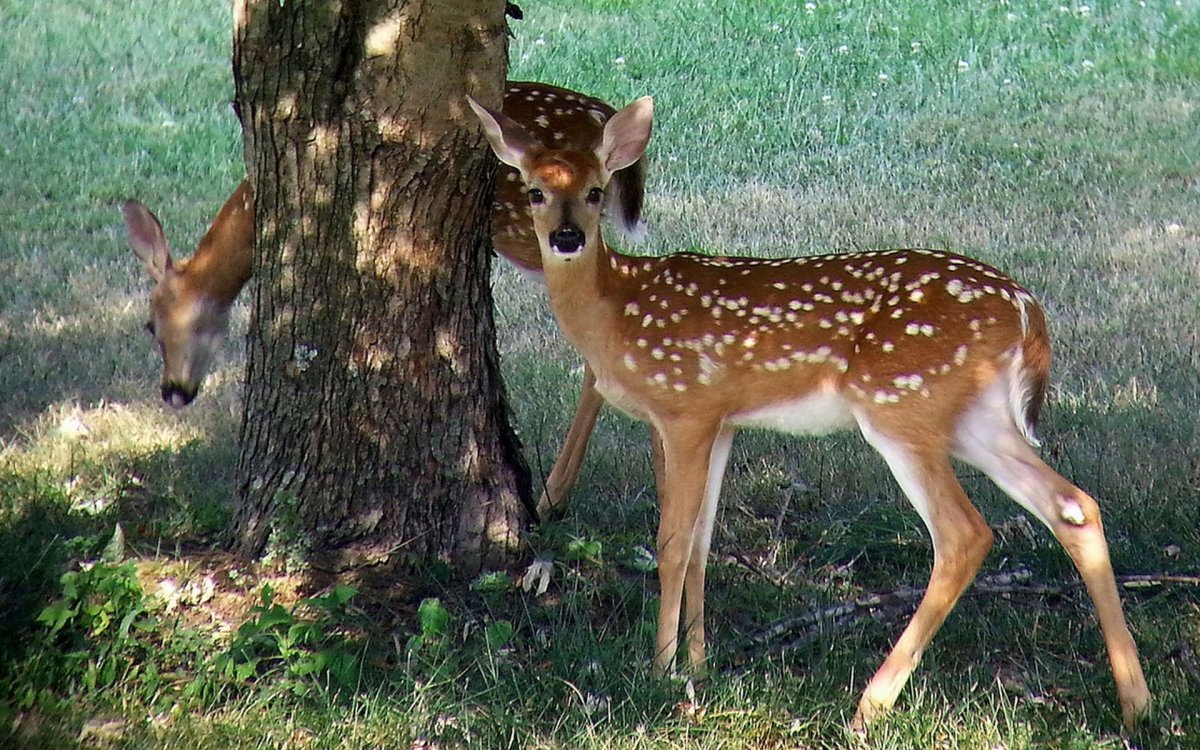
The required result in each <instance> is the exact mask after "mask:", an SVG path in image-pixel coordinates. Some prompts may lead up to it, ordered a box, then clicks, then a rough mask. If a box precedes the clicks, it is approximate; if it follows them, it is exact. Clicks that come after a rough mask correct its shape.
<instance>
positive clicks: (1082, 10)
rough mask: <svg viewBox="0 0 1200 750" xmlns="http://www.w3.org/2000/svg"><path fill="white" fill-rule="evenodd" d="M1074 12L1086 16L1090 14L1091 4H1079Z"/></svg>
mask: <svg viewBox="0 0 1200 750" xmlns="http://www.w3.org/2000/svg"><path fill="white" fill-rule="evenodd" d="M1075 12H1076V13H1078V14H1079V15H1080V16H1082V17H1084V18H1086V17H1088V16H1090V15H1091V14H1092V6H1090V5H1080V6H1079V7H1078V8H1076V9H1075Z"/></svg>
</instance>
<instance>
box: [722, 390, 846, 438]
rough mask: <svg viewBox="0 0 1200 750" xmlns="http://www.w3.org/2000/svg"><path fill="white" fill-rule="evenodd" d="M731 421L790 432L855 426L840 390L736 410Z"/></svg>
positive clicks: (809, 432)
mask: <svg viewBox="0 0 1200 750" xmlns="http://www.w3.org/2000/svg"><path fill="white" fill-rule="evenodd" d="M729 424H731V425H733V426H735V427H757V428H762V429H766V430H775V431H776V432H786V433H788V434H791V435H825V434H828V433H830V432H838V431H841V430H846V429H850V428H852V427H854V426H855V424H856V422H855V420H854V414H853V413H852V412H851V411H850V404H849V403H847V402H846V399H844V398H842V397H841V396H840V395H839V394H837V393H832V392H829V393H824V392H821V393H813V394H810V395H808V396H804V397H803V398H797V399H792V400H789V401H779V402H777V403H774V404H770V405H768V406H761V407H759V408H757V409H752V410H750V411H744V412H741V413H739V414H734V415H732V416H731V417H730V418H729Z"/></svg>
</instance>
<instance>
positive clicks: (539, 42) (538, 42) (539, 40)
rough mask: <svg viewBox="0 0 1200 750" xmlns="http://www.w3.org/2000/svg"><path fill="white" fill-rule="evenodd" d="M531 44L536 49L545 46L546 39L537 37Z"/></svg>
mask: <svg viewBox="0 0 1200 750" xmlns="http://www.w3.org/2000/svg"><path fill="white" fill-rule="evenodd" d="M533 43H534V45H536V46H538V47H544V46H545V45H546V38H545V37H540V36H539V37H538V38H537V39H534V40H533Z"/></svg>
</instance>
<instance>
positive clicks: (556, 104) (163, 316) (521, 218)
mask: <svg viewBox="0 0 1200 750" xmlns="http://www.w3.org/2000/svg"><path fill="white" fill-rule="evenodd" d="M504 111H505V112H506V113H508V115H509V116H510V117H512V118H513V119H514V120H515V121H517V122H520V123H522V124H523V125H524V126H525V127H527V128H529V130H530V132H532V133H534V134H535V135H536V136H537V137H539V138H541V139H542V140H543V141H545V142H546V143H547V144H552V145H554V146H558V147H563V148H573V149H580V150H585V151H589V150H591V149H593V148H595V147H596V146H598V145H599V143H600V137H601V134H602V133H603V126H604V123H605V122H606V121H607V120H608V118H609V117H611V116H612V115H613V113H614V112H615V111H616V110H615V109H613V108H612V107H611V106H609V105H608V104H606V103H605V102H603V101H601V100H599V99H596V98H593V97H590V96H585V95H584V94H580V93H578V92H575V91H571V90H569V89H563V88H559V87H557V86H550V85H547V84H544V83H528V82H518V81H513V82H509V84H508V85H507V86H506V88H505V92H504ZM644 170H645V167H644V163H643V162H642V161H640V160H639V161H635V162H633V163H631V164H629V165H628V166H627V167H626V168H624V169H622V170H619V171H618V172H617V173H616V174H615V175H614V177H613V185H614V186H615V190H613V191H612V192H611V195H610V196H609V198H608V200H606V201H605V207H606V209H607V210H609V211H610V212H611V213H612V214H614V219H615V223H616V224H617V226H618V227H619V228H620V229H621V230H622V231H623V232H624V233H626V234H628V235H630V236H636V235H638V234H640V232H641V228H642V227H641V222H640V217H641V211H642V199H643V186H644V179H645V171H644ZM121 211H122V213H123V214H124V216H125V226H126V229H127V231H128V234H129V242H130V244H131V245H132V246H133V251H134V253H135V254H136V255H137V257H138V258H140V259H141V261H142V263H143V264H144V265H145V267H146V271H147V272H148V273H149V274H150V277H151V278H152V279H153V280H154V282H155V284H154V289H153V291H151V293H150V321H149V322H148V323H147V324H146V329H147V330H148V331H149V332H150V333H151V334H152V335H153V336H154V338H155V340H156V341H157V342H158V346H159V349H160V351H161V353H162V358H163V371H162V380H161V389H162V398H163V400H164V401H165V402H167V403H168V404H170V405H171V406H172V407H174V408H177V409H179V408H183V407H185V406H187V405H188V404H190V403H191V402H192V400H193V399H195V398H196V395H197V393H198V392H199V390H200V385H201V383H202V382H203V381H204V378H205V376H206V374H207V373H208V370H209V367H210V366H211V362H212V360H213V356H214V355H215V354H216V352H217V350H218V349H219V348H220V346H221V343H222V342H223V340H224V338H225V334H226V333H227V331H228V330H229V311H230V307H231V306H232V305H233V301H234V300H235V299H236V298H237V295H238V293H239V292H240V291H241V289H242V287H243V286H244V285H245V283H246V281H247V280H249V278H250V269H251V258H252V255H253V243H254V196H253V193H252V191H251V187H250V183H249V181H244V182H242V184H241V185H239V186H238V187H237V189H236V190H235V191H234V192H233V194H232V195H231V196H230V197H229V199H228V200H227V201H226V202H225V205H224V206H223V207H222V208H221V210H220V212H219V213H218V214H217V216H216V219H215V220H214V221H213V223H212V226H211V227H210V228H209V230H208V232H207V234H205V235H204V238H203V239H201V240H200V244H199V246H198V247H197V248H196V251H195V253H193V255H192V257H191V258H190V259H189V260H186V261H175V260H173V259H172V257H171V252H170V250H169V248H168V245H167V238H166V235H165V233H164V232H163V229H162V225H161V224H160V223H159V221H158V219H157V218H156V217H155V216H154V214H153V213H152V212H151V211H150V209H148V208H146V207H145V206H144V205H142V204H141V203H139V202H137V201H132V200H131V201H127V202H125V203H124V204H123V205H122V206H121ZM492 229H493V235H492V244H493V246H494V247H495V249H496V251H497V252H498V253H499V254H500V255H501V257H503V258H506V259H507V260H509V261H511V262H512V263H513V264H514V265H515V266H516V267H517V268H519V269H520V270H521V271H523V272H525V274H526V275H529V276H532V277H533V278H535V279H537V280H538V281H539V282H540V281H542V273H541V267H542V260H541V253H540V251H539V250H538V244H537V237H536V235H535V234H534V233H533V222H532V220H531V219H530V218H529V205H528V201H527V200H526V199H525V195H524V189H523V187H522V186H521V181H520V176H519V175H518V174H517V172H516V171H515V170H513V169H510V168H508V167H502V168H501V169H500V170H499V172H498V173H497V175H496V197H495V202H494V203H493V205H492ZM594 382H595V381H594V378H593V376H592V373H591V370H590V369H587V368H585V369H584V380H583V385H582V388H581V390H580V397H579V406H578V407H577V409H576V413H575V416H574V419H573V420H572V422H571V427H570V429H569V430H568V433H567V438H566V440H565V441H564V444H563V448H562V450H561V451H560V453H559V456H558V459H557V460H556V461H555V464H554V467H553V468H552V469H551V471H550V474H549V476H548V477H547V479H546V486H545V491H544V492H543V495H542V497H541V499H540V500H539V502H538V511H539V513H541V514H545V513H546V512H547V511H549V510H551V509H552V508H553V507H555V506H558V505H561V504H562V503H563V502H564V501H565V500H566V496H567V493H568V492H569V491H570V489H571V487H572V485H573V484H574V483H575V479H576V477H577V476H578V474H579V468H580V464H581V462H582V460H583V454H584V452H585V450H586V449H587V443H588V439H589V438H590V437H591V433H592V428H593V427H594V425H595V422H596V415H597V414H598V413H599V410H600V405H601V404H602V403H603V401H602V399H601V398H600V396H599V395H598V394H597V393H596V392H595V389H594V388H593V387H592V386H593V383H594Z"/></svg>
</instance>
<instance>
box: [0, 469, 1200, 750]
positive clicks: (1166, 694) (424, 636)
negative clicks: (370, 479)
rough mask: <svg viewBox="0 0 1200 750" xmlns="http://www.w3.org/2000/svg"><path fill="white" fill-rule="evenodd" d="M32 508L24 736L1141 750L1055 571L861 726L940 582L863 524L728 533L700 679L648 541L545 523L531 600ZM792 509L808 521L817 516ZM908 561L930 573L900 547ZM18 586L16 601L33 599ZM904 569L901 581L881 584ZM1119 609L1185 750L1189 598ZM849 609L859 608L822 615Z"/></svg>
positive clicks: (439, 578)
mask: <svg viewBox="0 0 1200 750" xmlns="http://www.w3.org/2000/svg"><path fill="white" fill-rule="evenodd" d="M25 489H26V490H30V489H34V490H36V489H37V488H29V487H25ZM41 489H42V490H46V489H48V488H47V487H42V488H41ZM795 505H796V503H787V504H784V505H783V506H782V507H780V508H778V509H777V510H776V513H778V514H780V515H777V516H776V517H775V518H771V519H768V520H769V523H768V526H771V527H774V528H779V527H786V526H788V525H790V524H793V523H797V522H798V519H797V518H795V517H794V516H793V515H792V514H793V513H795V511H796V507H795ZM25 507H26V509H27V510H26V511H23V512H22V514H21V515H22V516H23V517H24V518H25V523H24V524H22V523H20V522H14V521H16V520H17V519H16V518H15V517H10V518H9V519H8V520H9V521H10V522H14V523H10V527H11V528H19V529H22V530H23V532H24V534H23V536H22V537H20V538H16V537H13V538H10V539H8V540H6V543H7V544H6V546H5V547H4V549H5V550H7V552H6V554H8V555H10V556H11V555H17V554H20V553H22V551H24V552H25V553H29V554H31V555H32V554H33V553H34V551H35V550H38V551H39V552H38V559H37V561H36V562H37V564H32V563H29V561H28V560H26V561H24V563H22V561H20V560H18V559H17V558H16V557H9V558H8V561H9V562H12V563H13V564H14V565H21V564H26V568H25V569H27V570H31V571H35V570H39V569H40V570H41V574H40V575H34V576H30V577H29V578H28V579H27V581H26V583H27V584H28V585H29V586H34V585H35V583H36V586H37V588H38V589H39V591H38V592H36V594H35V593H34V592H31V591H25V592H24V593H25V594H26V597H25V599H24V600H25V601H30V600H33V599H38V600H40V601H41V602H42V604H41V605H40V606H38V607H28V608H27V609H26V611H27V612H28V613H29V617H28V618H27V620H25V621H24V622H21V621H19V620H17V619H12V620H10V621H9V626H10V627H9V629H8V630H6V633H5V638H4V649H5V655H6V662H7V665H8V668H7V669H6V670H5V671H4V672H3V676H2V677H0V689H2V690H3V693H2V695H3V704H2V705H3V709H2V710H3V717H2V718H3V722H4V725H3V726H4V730H5V731H7V732H9V737H8V742H10V743H11V745H12V746H15V747H23V748H41V747H63V748H70V747H100V746H103V747H128V748H147V747H154V748H183V747H187V748H191V749H194V748H196V747H205V748H223V747H231V748H232V747H238V748H258V747H261V748H280V747H288V748H360V747H380V748H411V749H412V750H417V749H427V748H435V747H436V748H444V749H446V750H449V749H450V748H477V747H483V748H493V747H496V748H500V747H522V748H525V747H529V748H660V747H661V748H666V747H717V748H809V747H812V748H816V747H830V748H833V747H845V746H848V744H849V743H852V742H853V743H865V744H862V746H864V747H877V748H892V747H896V748H900V747H954V748H989V749H990V748H997V747H1004V748H1020V747H1030V748H1032V747H1045V746H1054V747H1072V748H1074V747H1079V748H1091V747H1113V748H1117V747H1124V746H1127V743H1128V742H1129V740H1128V739H1127V738H1123V737H1122V735H1121V732H1120V728H1119V717H1118V714H1117V710H1116V706H1115V698H1114V694H1113V690H1112V684H1111V679H1110V678H1109V677H1108V675H1107V674H1106V670H1107V665H1106V662H1105V660H1104V657H1103V643H1102V641H1101V640H1100V638H1099V635H1098V632H1097V629H1096V628H1095V624H1094V620H1093V617H1092V615H1091V614H1090V609H1089V606H1088V604H1087V600H1086V597H1085V596H1084V595H1083V594H1082V592H1081V591H1080V590H1079V588H1078V587H1077V586H1075V584H1074V580H1073V579H1070V578H1069V577H1067V576H1063V577H1061V578H1054V577H1053V576H1051V577H1049V578H1047V577H1045V576H1039V577H1038V581H1037V582H1038V583H1041V584H1047V585H1048V586H1049V591H1048V592H1047V591H1042V592H1040V593H1035V592H1031V591H1028V590H1024V589H1022V587H1021V586H1020V585H1019V582H1020V581H1025V580H1026V579H1025V578H1021V577H1019V576H1018V578H1017V579H1015V580H1018V585H1013V586H1010V587H1008V589H1006V590H1005V589H1004V588H1003V587H1001V590H1000V591H998V592H992V593H990V594H988V593H982V594H979V595H975V596H968V597H967V598H965V599H964V600H963V602H961V603H960V604H959V606H958V608H957V609H956V611H955V614H954V615H952V616H951V618H950V620H949V621H948V623H947V625H946V626H945V628H944V629H943V631H942V632H941V633H940V634H939V637H938V639H937V640H936V641H935V644H934V647H933V648H931V649H930V651H929V653H928V654H927V655H926V657H925V660H924V663H923V665H922V667H921V668H920V669H919V670H918V671H917V673H916V675H915V676H914V680H913V683H912V684H910V685H909V687H908V688H907V689H906V691H905V693H904V695H903V696H902V698H901V702H900V705H899V706H898V709H897V711H896V712H895V714H894V715H893V716H892V717H890V718H888V719H887V720H886V721H884V722H883V723H882V724H880V725H878V726H876V727H875V728H874V729H873V730H872V732H871V734H870V735H869V737H868V738H867V739H866V740H862V739H861V738H858V737H857V736H855V735H853V734H851V733H849V732H848V730H847V729H846V726H847V722H848V720H849V717H850V714H851V713H852V711H853V708H854V705H855V702H856V699H857V696H856V693H857V691H858V690H859V689H861V686H862V684H863V683H864V681H865V679H866V677H867V676H868V675H869V674H870V672H871V671H873V669H874V668H875V667H876V666H878V663H879V661H880V660H881V658H882V654H883V653H884V652H885V651H886V649H887V648H888V645H889V642H890V641H891V639H892V638H894V637H895V636H896V635H897V634H898V630H899V628H900V624H901V623H902V622H903V620H904V619H906V618H907V616H908V614H909V612H911V609H912V604H913V602H912V600H911V595H910V593H908V592H909V589H908V588H907V587H906V586H901V585H899V581H905V582H908V583H911V584H916V585H919V584H920V583H922V580H921V577H920V576H921V575H923V573H921V574H918V575H917V577H916V578H915V579H914V578H913V575H912V573H913V571H916V570H918V569H919V568H920V567H921V565H924V564H927V563H926V561H927V559H928V548H927V544H926V543H923V542H917V543H916V544H915V546H914V547H913V548H912V549H910V550H909V551H908V552H907V553H905V552H904V549H905V545H902V546H898V547H895V548H894V549H892V550H891V551H886V550H884V551H886V552H887V554H882V553H881V554H879V555H877V556H875V558H874V559H868V558H865V557H864V556H863V554H862V552H861V550H862V549H863V548H865V547H866V546H867V545H864V544H862V540H861V539H858V538H857V536H856V535H855V534H853V533H852V534H851V535H850V537H849V538H847V537H846V536H844V534H845V533H846V531H849V529H846V530H844V531H843V532H841V533H840V534H839V533H827V534H823V535H821V536H820V537H818V538H814V539H810V540H808V547H807V550H808V551H807V552H806V553H805V554H803V555H799V556H795V555H794V553H789V552H787V551H783V552H781V550H780V548H779V547H778V546H774V547H773V546H772V539H775V541H778V538H775V537H773V536H772V533H770V532H768V533H766V534H765V535H763V536H762V537H761V538H760V537H757V536H756V535H755V534H754V533H753V532H752V531H751V533H748V534H746V535H745V537H746V539H747V543H746V544H738V543H733V542H727V543H725V544H723V545H721V549H720V550H719V552H718V554H716V555H715V556H714V561H713V563H712V565H711V566H710V576H709V581H710V582H709V589H710V592H711V593H710V596H709V618H710V624H711V627H712V631H711V633H710V636H711V640H712V642H713V662H712V669H711V670H710V672H709V674H708V679H707V680H706V681H703V682H698V681H689V680H685V679H684V678H672V679H667V680H657V679H653V678H651V677H650V676H649V674H648V671H647V669H646V665H647V662H648V658H649V649H650V645H651V643H652V641H653V630H654V617H655V600H654V598H653V595H654V588H655V579H654V556H653V554H652V553H651V552H649V551H648V550H647V549H646V548H645V546H644V540H643V539H640V538H639V537H637V536H636V535H632V534H625V535H604V536H584V535H578V534H576V533H574V531H573V530H572V526H573V524H572V523H571V522H562V523H557V524H551V525H548V526H547V527H545V528H543V529H542V530H540V531H539V532H538V533H537V534H535V535H534V537H533V540H532V543H533V544H534V546H535V547H536V548H537V549H538V550H539V559H540V560H542V562H543V565H542V566H541V567H542V570H543V571H549V572H550V576H549V579H548V581H546V583H547V586H546V589H545V591H544V592H542V593H538V584H540V583H542V582H543V581H542V579H541V577H540V576H539V575H530V576H528V578H529V580H528V581H525V580H523V579H524V577H523V576H521V575H511V574H508V573H504V572H496V573H492V574H489V575H486V576H482V577H480V578H478V579H476V580H475V581H472V582H470V583H469V584H462V583H455V582H453V581H452V580H451V579H450V578H449V577H448V575H447V571H445V570H442V569H440V568H431V569H427V570H423V571H421V572H420V573H419V574H407V575H399V574H396V573H394V572H385V571H371V572H368V573H360V574H358V575H353V576H342V577H339V578H337V579H334V578H332V577H330V576H328V575H325V574H322V573H321V572H320V571H316V570H313V569H311V568H304V569H297V568H296V566H290V569H289V566H287V565H284V564H283V563H282V562H279V561H278V560H279V559H281V558H277V561H276V562H274V563H270V564H263V563H257V564H251V563H246V562H245V561H242V560H239V559H237V558H234V557H232V556H230V555H227V554H225V553H222V552H220V551H218V550H215V549H213V548H211V547H209V548H205V549H191V550H188V549H186V548H183V549H178V550H176V551H174V552H172V553H171V554H164V553H162V552H161V551H159V552H157V553H154V552H151V551H149V550H148V549H147V546H146V544H145V540H140V539H136V538H133V539H126V538H125V537H124V534H123V531H122V527H121V526H120V525H119V521H117V520H116V517H117V515H118V513H117V511H116V510H115V509H113V510H110V511H109V512H108V513H107V514H101V515H100V516H95V515H89V516H84V517H79V514H78V513H73V512H72V511H71V510H70V508H69V507H67V506H66V505H65V504H64V502H63V499H62V498H61V497H55V495H54V493H52V492H44V493H43V495H42V497H41V500H40V502H35V503H27V504H26V506H25ZM32 508H41V510H40V511H38V512H36V513H35V512H33V511H31V510H29V509H32ZM56 509H57V510H56ZM802 509H803V511H804V513H806V514H807V515H809V516H810V519H811V516H812V515H813V514H819V513H820V510H819V509H817V508H812V507H803V506H802ZM760 510H761V509H760ZM896 510H897V508H896V506H894V505H890V504H885V506H884V507H883V508H882V509H881V511H880V512H879V513H869V514H867V516H866V517H864V518H861V519H859V520H860V521H861V522H862V525H863V526H864V527H865V528H866V529H868V530H869V533H870V534H871V535H872V536H876V537H877V539H879V538H882V539H884V540H886V538H887V537H889V536H891V537H892V538H895V539H900V538H903V537H906V536H911V534H910V531H911V530H910V529H909V528H908V526H909V523H910V521H911V519H908V518H906V517H905V515H904V514H901V513H898V512H895V511H896ZM750 512H753V511H752V509H751V507H750V506H747V507H745V508H743V509H742V510H741V511H739V513H750ZM738 523H739V525H742V526H747V528H751V529H752V526H753V524H750V523H749V522H748V521H747V520H746V519H741V520H739V521H738ZM1003 534H1007V535H1008V536H1010V537H1011V539H1012V541H1010V542H1008V543H1005V542H1004V541H1003V539H1002V547H1004V548H1005V550H1006V552H1012V553H1019V555H1020V557H1022V558H1023V559H1029V558H1032V561H1033V562H1038V559H1039V557H1040V553H1038V551H1039V550H1040V549H1041V548H1042V547H1043V546H1045V545H1044V543H1043V542H1039V541H1037V540H1036V538H1035V537H1036V534H1034V535H1030V534H1029V533H1028V529H1024V528H1022V527H1020V526H1019V525H1017V526H1014V527H1012V528H1009V529H1007V530H1003ZM874 549H875V551H876V552H880V551H881V550H882V549H883V548H880V547H879V546H878V545H876V547H875V548H874ZM852 550H858V551H853V552H852ZM1029 552H1035V553H1037V554H1033V555H1032V556H1030V555H1029V554H1028V553H1029ZM906 555H907V556H909V557H912V558H915V559H914V562H913V565H912V566H911V567H912V570H908V566H902V567H901V568H896V567H895V565H894V563H893V562H889V561H888V560H889V559H890V558H895V557H901V558H903V557H905V556H906ZM51 560H52V561H53V562H52V563H50V562H48V561H51ZM1006 565H1008V564H1007V563H1006V561H1004V560H993V564H992V565H991V566H988V567H989V568H991V569H992V572H993V573H994V572H995V569H996V567H997V566H1006ZM39 566H40V567H39ZM1009 567H1011V566H1009ZM1051 567H1053V566H1051ZM7 569H9V570H11V569H13V568H11V567H10V568H7ZM51 570H54V571H57V573H56V575H52V574H51V572H50V571H51ZM4 580H5V585H6V587H7V588H9V589H10V593H12V592H13V589H18V588H22V584H15V583H14V582H13V581H11V580H10V579H9V578H7V577H6V578H5V579H4ZM887 580H890V581H892V582H893V583H894V584H896V585H895V586H894V587H892V588H879V587H878V586H875V587H874V588H872V586H874V585H875V584H878V583H879V582H881V581H887ZM989 580H993V579H989ZM523 583H528V584H529V588H530V589H531V590H529V591H526V590H525V588H524V587H523V586H522V585H521V584H523ZM906 597H909V598H907V599H906ZM1126 598H1127V605H1128V608H1129V613H1130V618H1131V621H1132V622H1133V623H1134V625H1135V630H1136V631H1137V632H1138V634H1139V638H1140V641H1141V644H1142V647H1143V654H1144V657H1145V659H1146V662H1147V665H1148V667H1149V674H1150V679H1151V684H1152V688H1153V689H1155V690H1156V692H1158V694H1159V695H1160V697H1161V698H1163V699H1164V700H1163V703H1162V704H1160V706H1159V707H1158V710H1157V711H1156V713H1155V715H1154V716H1153V717H1152V719H1151V721H1150V722H1148V724H1147V727H1146V728H1145V729H1144V730H1143V731H1142V733H1141V734H1139V735H1137V736H1135V737H1134V738H1133V740H1132V741H1133V743H1134V744H1135V745H1139V746H1144V747H1187V746H1188V745H1187V743H1188V742H1190V741H1193V740H1194V739H1195V738H1196V737H1197V736H1200V735H1198V732H1200V727H1198V726H1197V724H1196V718H1195V717H1196V716H1197V711H1196V709H1197V708H1200V706H1198V705H1197V704H1196V699H1195V680H1196V678H1197V673H1196V671H1195V653H1196V650H1197V649H1198V648H1200V633H1198V632H1197V631H1196V630H1195V622H1196V617H1195V615H1196V613H1197V609H1198V606H1197V600H1196V597H1195V594H1194V591H1192V590H1189V589H1187V588H1186V587H1184V588H1175V587H1170V586H1157V587H1152V588H1150V589H1146V590H1143V591H1140V592H1139V591H1137V590H1134V591H1132V592H1129V593H1127V594H1126ZM867 599H872V601H871V602H870V603H868V604H862V602H863V600H867ZM855 602H859V603H860V604H859V606H858V607H857V608H856V609H855V608H854V607H852V610H853V611H854V613H855V614H854V615H853V616H851V617H845V616H844V614H845V611H846V610H845V609H843V610H841V611H842V613H843V616H840V618H839V616H835V615H834V614H833V612H834V609H833V608H832V607H830V606H829V605H836V604H839V603H840V604H842V605H846V604H853V603H855ZM1171 612H1178V613H1181V614H1184V615H1185V616H1184V617H1173V616H1171V615H1170V613H1171ZM804 614H810V615H813V616H812V617H808V618H805V617H804V616H803V615H804ZM1189 623H1190V624H1189ZM771 626H776V631H777V632H773V633H772V632H768V630H769V628H770V627H771Z"/></svg>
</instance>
